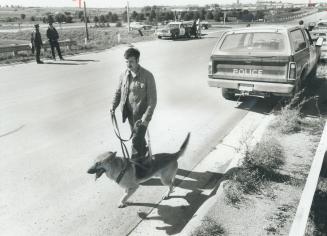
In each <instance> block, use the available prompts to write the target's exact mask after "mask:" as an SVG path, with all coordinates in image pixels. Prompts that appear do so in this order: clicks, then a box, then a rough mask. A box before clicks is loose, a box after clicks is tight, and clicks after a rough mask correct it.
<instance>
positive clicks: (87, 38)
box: [84, 1, 89, 44]
mask: <svg viewBox="0 0 327 236" xmlns="http://www.w3.org/2000/svg"><path fill="white" fill-rule="evenodd" d="M84 22H85V44H87V41H88V40H89V31H88V29H87V15H86V3H85V1H84Z"/></svg>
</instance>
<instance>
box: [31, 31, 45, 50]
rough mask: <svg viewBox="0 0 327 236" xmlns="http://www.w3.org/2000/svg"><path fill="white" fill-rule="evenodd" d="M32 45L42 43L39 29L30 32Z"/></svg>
mask: <svg viewBox="0 0 327 236" xmlns="http://www.w3.org/2000/svg"><path fill="white" fill-rule="evenodd" d="M31 43H32V47H41V46H42V45H43V42H42V38H41V33H40V31H33V32H32V34H31Z"/></svg>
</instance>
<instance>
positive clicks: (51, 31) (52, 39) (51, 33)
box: [47, 22, 64, 60]
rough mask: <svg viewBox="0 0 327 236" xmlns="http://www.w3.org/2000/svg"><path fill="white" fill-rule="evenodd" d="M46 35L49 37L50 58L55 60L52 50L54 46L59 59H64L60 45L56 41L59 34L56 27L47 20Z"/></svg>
mask: <svg viewBox="0 0 327 236" xmlns="http://www.w3.org/2000/svg"><path fill="white" fill-rule="evenodd" d="M47 37H48V39H49V44H50V47H51V53H52V59H53V60H56V54H55V51H54V48H56V49H57V52H58V56H59V58H60V60H64V58H63V57H62V55H61V51H60V46H59V43H58V39H59V34H58V32H57V30H56V28H55V27H54V26H53V24H52V22H49V28H48V30H47Z"/></svg>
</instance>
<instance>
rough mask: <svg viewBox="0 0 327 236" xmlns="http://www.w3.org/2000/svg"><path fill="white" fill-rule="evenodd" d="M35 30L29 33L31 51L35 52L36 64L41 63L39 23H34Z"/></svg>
mask: <svg viewBox="0 0 327 236" xmlns="http://www.w3.org/2000/svg"><path fill="white" fill-rule="evenodd" d="M34 27H35V30H34V31H33V32H32V35H31V44H32V53H33V54H34V52H36V54H35V59H36V63H37V64H43V61H41V60H40V53H41V47H42V46H43V42H42V37H41V33H40V30H39V24H36V25H34Z"/></svg>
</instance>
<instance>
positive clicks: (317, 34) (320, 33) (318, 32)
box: [310, 29, 327, 61]
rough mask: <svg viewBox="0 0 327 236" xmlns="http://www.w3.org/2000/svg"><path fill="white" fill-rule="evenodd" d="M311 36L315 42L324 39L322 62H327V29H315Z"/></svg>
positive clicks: (321, 53) (321, 50) (321, 51)
mask: <svg viewBox="0 0 327 236" xmlns="http://www.w3.org/2000/svg"><path fill="white" fill-rule="evenodd" d="M310 35H311V38H312V40H314V41H317V40H318V39H319V38H322V41H323V43H322V46H321V49H320V60H321V61H327V29H325V30H323V29H315V30H313V31H311V32H310Z"/></svg>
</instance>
